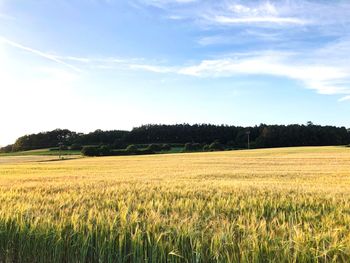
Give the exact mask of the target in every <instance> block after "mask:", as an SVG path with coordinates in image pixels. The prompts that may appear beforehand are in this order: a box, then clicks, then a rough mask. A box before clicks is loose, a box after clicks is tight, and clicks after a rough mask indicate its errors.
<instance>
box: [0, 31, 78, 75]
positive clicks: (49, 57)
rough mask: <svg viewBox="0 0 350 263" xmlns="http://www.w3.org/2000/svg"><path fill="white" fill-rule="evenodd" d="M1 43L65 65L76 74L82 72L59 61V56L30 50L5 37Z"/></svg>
mask: <svg viewBox="0 0 350 263" xmlns="http://www.w3.org/2000/svg"><path fill="white" fill-rule="evenodd" d="M0 43H4V44H7V45H9V46H11V47H14V48H17V49H21V50H24V51H27V52H29V53H32V54H34V55H37V56H39V57H42V58H45V59H48V60H51V61H53V62H56V63H58V64H60V65H63V66H65V67H68V68H70V69H72V70H74V71H76V72H82V70H81V69H79V68H77V67H76V66H74V65H72V64H69V63H67V62H65V61H63V60H61V59H59V58H58V57H57V56H55V55H51V54H48V53H45V52H42V51H40V50H37V49H34V48H30V47H27V46H24V45H22V44H19V43H17V42H14V41H12V40H9V39H7V38H5V37H2V36H0Z"/></svg>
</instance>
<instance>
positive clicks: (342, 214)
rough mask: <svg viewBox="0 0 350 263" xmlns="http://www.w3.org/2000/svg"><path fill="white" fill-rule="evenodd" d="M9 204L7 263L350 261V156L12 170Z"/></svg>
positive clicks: (295, 153)
mask: <svg viewBox="0 0 350 263" xmlns="http://www.w3.org/2000/svg"><path fill="white" fill-rule="evenodd" d="M0 158H1V157H0ZM0 204H1V206H0V262H350V148H346V147H305V148H281V149H262V150H249V151H230V152H215V153H189V154H168V155H150V156H128V157H103V158H102V157H101V158H81V159H75V160H64V161H55V162H50V161H47V162H45V160H43V161H41V162H37V161H35V160H34V161H32V162H21V159H19V161H17V162H14V161H12V162H6V161H3V162H0Z"/></svg>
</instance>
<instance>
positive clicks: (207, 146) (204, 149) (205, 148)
mask: <svg viewBox="0 0 350 263" xmlns="http://www.w3.org/2000/svg"><path fill="white" fill-rule="evenodd" d="M209 150H210V149H209V145H208V144H206V145H204V146H203V151H205V152H207V151H209Z"/></svg>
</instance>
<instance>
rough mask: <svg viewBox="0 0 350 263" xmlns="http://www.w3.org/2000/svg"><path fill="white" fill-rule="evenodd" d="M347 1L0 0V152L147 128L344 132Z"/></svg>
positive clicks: (348, 71)
mask: <svg viewBox="0 0 350 263" xmlns="http://www.w3.org/2000/svg"><path fill="white" fill-rule="evenodd" d="M349 61H350V1H348V0H346V1H345V0H344V1H341V0H339V1H337V0H335V1H326V0H324V1H322V0H319V1H316V0H314V1H311V0H295V1H292V0H281V1H272V0H271V1H263V0H261V1H253V0H251V1H250V0H245V1H239V0H217V1H205V0H204V1H200V0H129V1H127V0H125V1H122V0H26V1H24V0H0V112H1V128H0V145H5V144H8V143H12V142H14V140H15V139H16V138H17V137H18V136H21V135H23V134H27V133H33V132H40V131H45V130H51V129H55V128H68V129H71V130H75V131H80V132H89V131H93V130H95V129H98V128H100V129H131V128H132V127H134V126H138V125H141V124H147V123H167V124H171V123H184V122H188V123H215V124H221V123H224V124H234V125H255V124H260V123H267V124H289V123H306V122H307V121H309V120H311V121H313V122H314V123H318V124H331V125H338V126H347V127H350V119H349V117H348V116H349V113H350V63H349Z"/></svg>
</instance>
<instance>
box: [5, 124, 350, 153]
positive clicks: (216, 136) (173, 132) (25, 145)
mask: <svg viewBox="0 0 350 263" xmlns="http://www.w3.org/2000/svg"><path fill="white" fill-rule="evenodd" d="M247 132H249V136H250V141H251V148H269V147H288V146H327V145H347V144H350V129H346V128H345V127H335V126H321V125H314V124H313V123H311V122H308V123H307V124H306V125H299V124H293V125H266V124H260V125H259V126H253V127H240V126H229V125H211V124H194V125H190V124H175V125H158V124H150V125H143V126H141V127H136V128H133V129H132V130H131V131H122V130H112V131H102V130H96V131H94V132H91V133H87V134H83V133H77V132H74V131H70V130H67V129H56V130H53V131H48V132H41V133H37V134H30V135H25V136H22V137H20V138H18V139H17V140H16V142H15V143H14V144H13V145H8V146H6V147H3V148H1V149H0V151H1V152H16V151H26V150H34V149H42V148H51V147H57V146H59V145H63V146H65V147H71V148H72V149H73V148H76V149H78V148H81V146H86V145H90V146H101V145H107V146H109V147H110V148H113V149H124V148H126V147H127V146H128V145H130V144H165V143H166V144H171V145H185V144H186V143H192V144H193V143H198V144H208V145H209V144H211V143H213V142H219V143H220V144H223V145H227V146H230V147H231V148H237V149H239V148H246V147H247V136H248V134H247Z"/></svg>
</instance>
